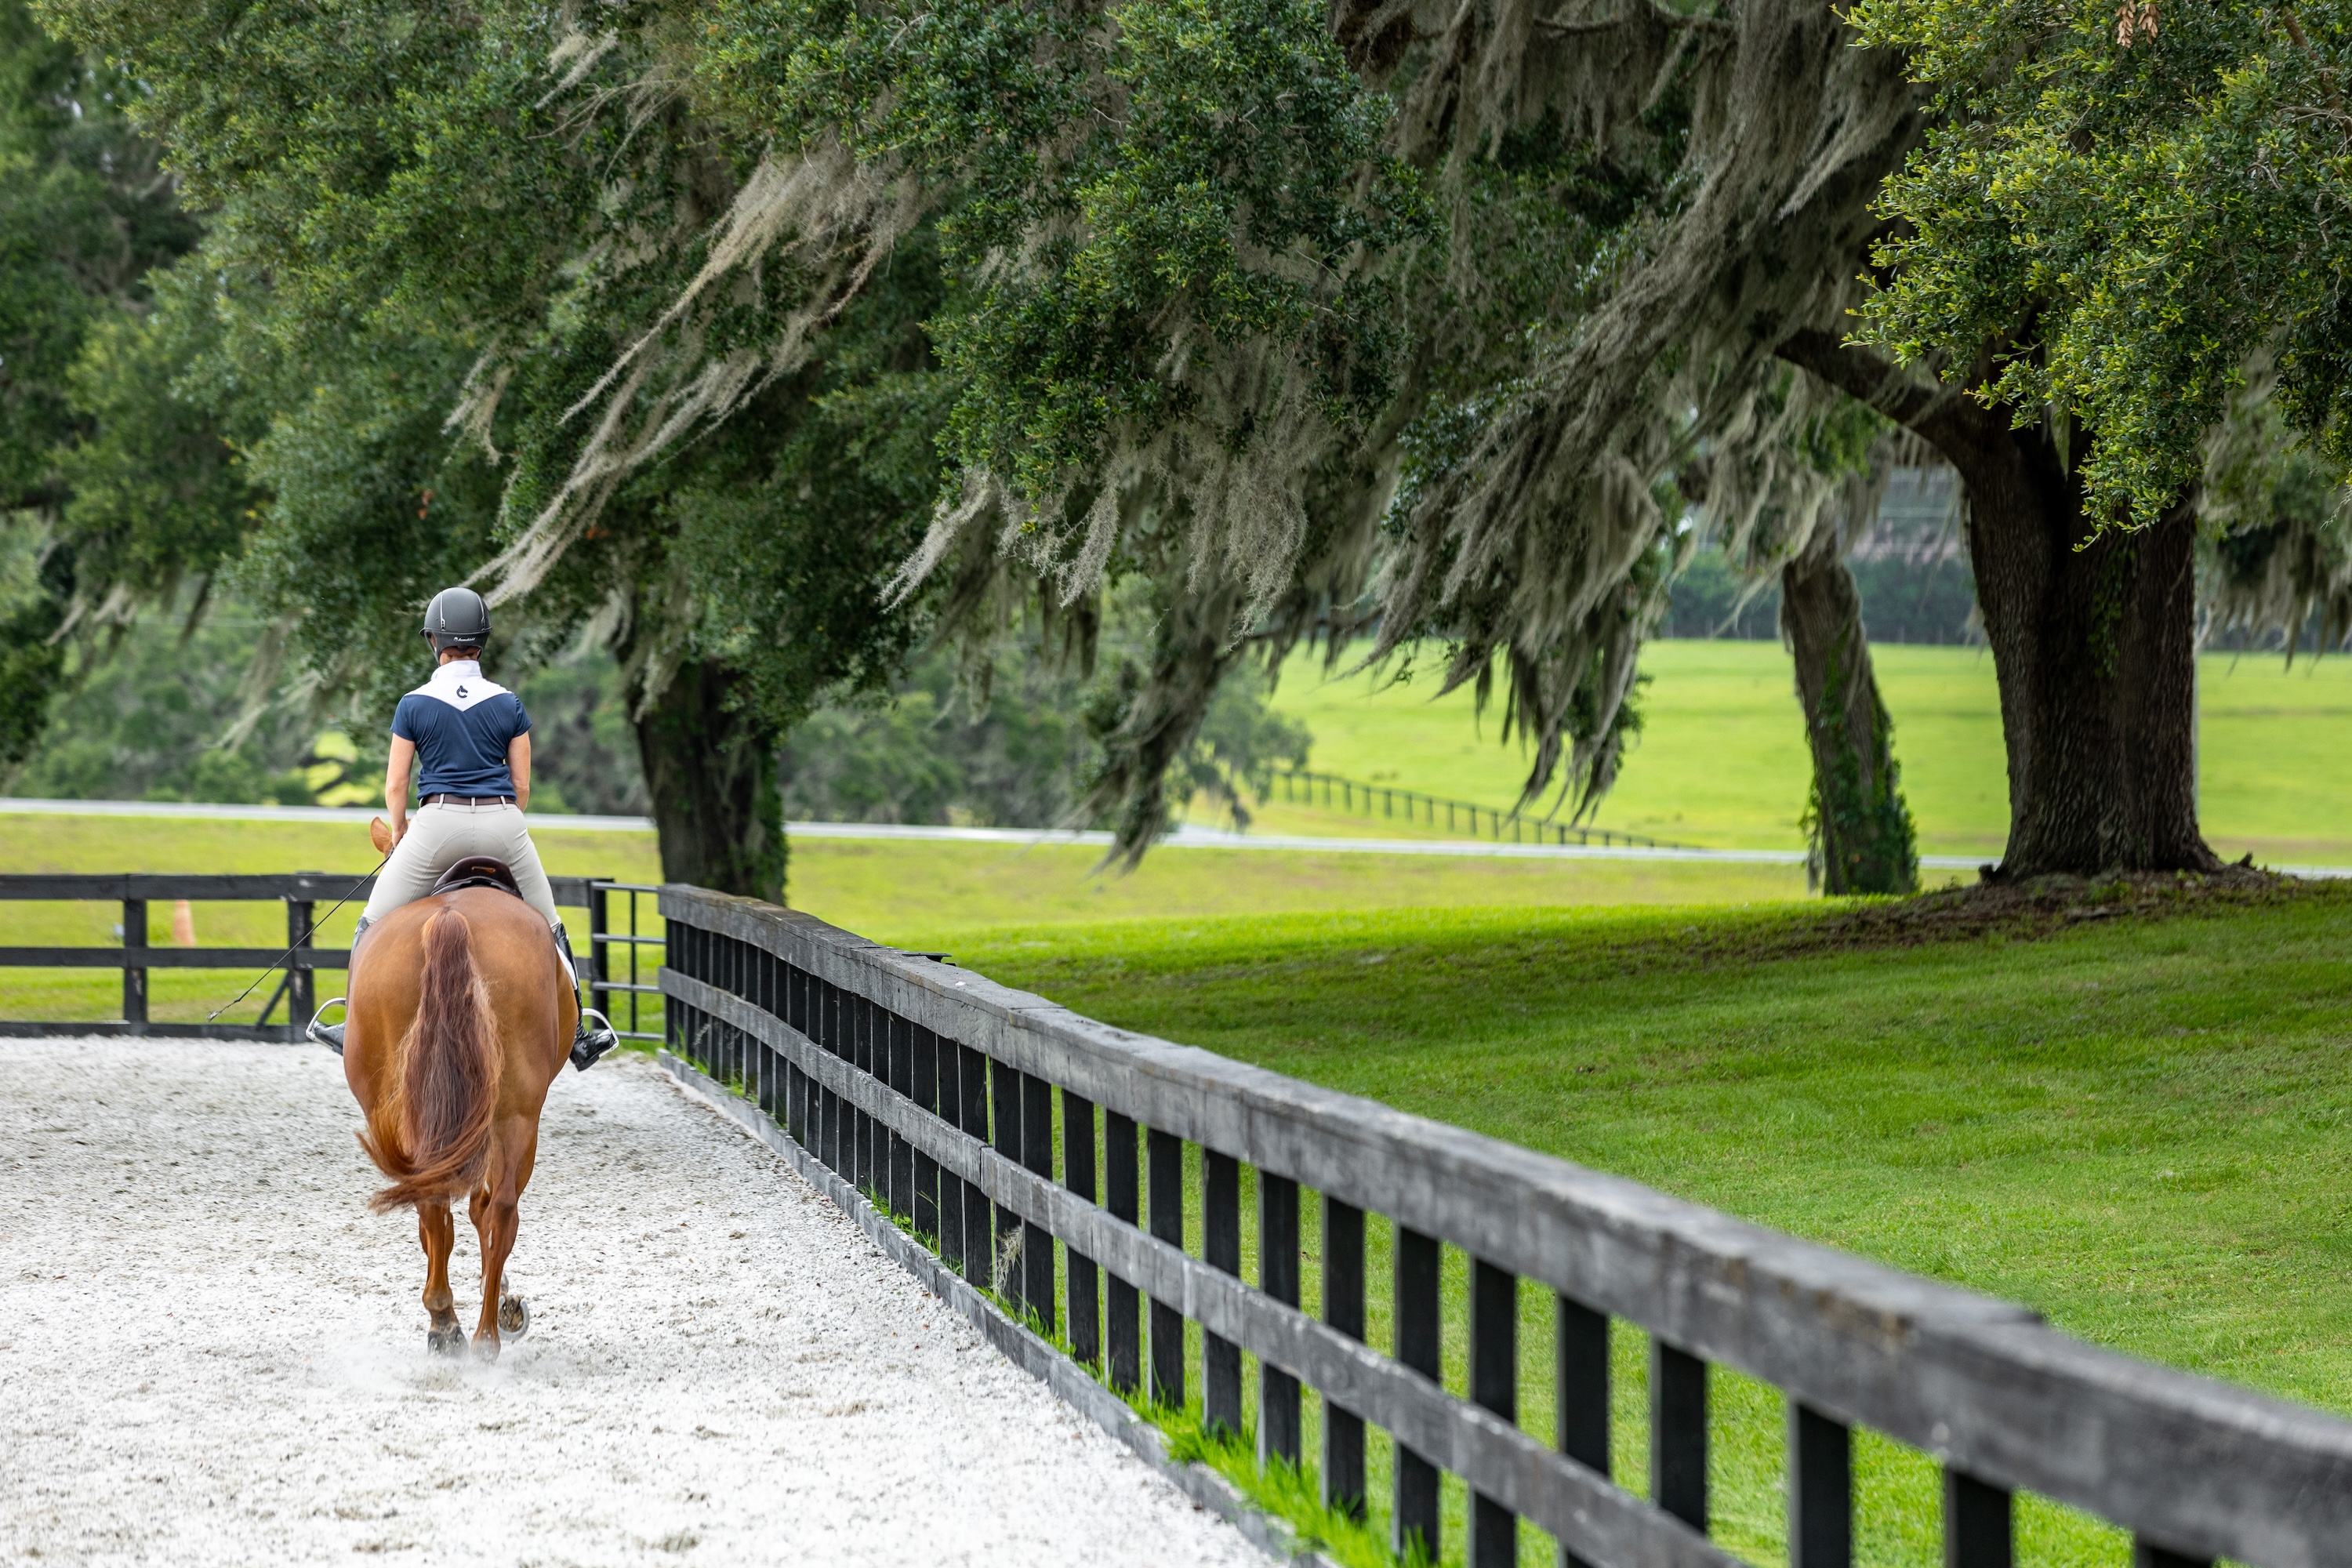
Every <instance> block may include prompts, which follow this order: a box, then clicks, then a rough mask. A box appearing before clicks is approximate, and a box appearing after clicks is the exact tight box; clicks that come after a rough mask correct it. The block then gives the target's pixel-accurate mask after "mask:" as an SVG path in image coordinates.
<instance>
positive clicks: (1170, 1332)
mask: <svg viewBox="0 0 2352 1568" xmlns="http://www.w3.org/2000/svg"><path fill="white" fill-rule="evenodd" d="M1143 1141H1144V1145H1145V1163H1146V1165H1147V1167H1148V1169H1147V1171H1146V1174H1147V1176H1148V1177H1149V1179H1150V1184H1151V1192H1150V1203H1151V1234H1152V1235H1153V1236H1156V1237H1159V1238H1160V1240H1162V1241H1164V1242H1166V1243H1167V1244H1168V1245H1169V1246H1171V1247H1176V1248H1179V1249H1180V1250H1181V1248H1182V1247H1183V1245H1184V1141H1183V1140H1182V1139H1181V1138H1179V1137H1177V1136H1176V1135H1175V1134H1174V1133H1173V1132H1162V1131H1160V1129H1158V1128H1157V1127H1154V1128H1151V1129H1149V1130H1148V1131H1146V1132H1145V1133H1144V1139H1143ZM1151 1397H1152V1399H1153V1401H1154V1402H1155V1403H1157V1404H1160V1405H1173V1406H1175V1407H1176V1408H1177V1409H1179V1410H1181V1409H1182V1408H1183V1407H1184V1314H1183V1313H1182V1312H1181V1311H1179V1310H1177V1309H1176V1308H1174V1307H1172V1306H1170V1305H1169V1304H1167V1303H1166V1302H1163V1301H1161V1300H1158V1299H1157V1298H1154V1300H1152V1303H1151Z"/></svg>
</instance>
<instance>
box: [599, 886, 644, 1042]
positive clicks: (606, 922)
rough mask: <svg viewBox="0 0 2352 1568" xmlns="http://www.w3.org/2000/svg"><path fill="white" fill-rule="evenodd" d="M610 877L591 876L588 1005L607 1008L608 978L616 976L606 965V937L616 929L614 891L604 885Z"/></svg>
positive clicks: (634, 1025) (607, 961) (630, 1024)
mask: <svg viewBox="0 0 2352 1568" xmlns="http://www.w3.org/2000/svg"><path fill="white" fill-rule="evenodd" d="M607 880H610V879H609V878H595V877H592V878H590V879H589V880H588V1005H590V1006H591V1007H594V1008H597V1009H599V1010H600V1011H604V1012H609V1011H611V1010H612V1004H611V1002H609V1001H608V1000H606V994H605V991H604V982H605V981H607V980H609V979H611V978H612V973H611V971H610V970H609V969H608V968H607V967H606V965H607V963H609V960H608V959H607V957H606V956H605V952H604V950H605V948H606V947H607V946H608V945H609V944H608V943H606V942H604V941H603V940H602V939H603V938H604V937H605V936H606V935H608V934H610V933H611V931H612V929H613V917H612V910H611V909H610V907H609V903H608V900H611V898H612V896H613V893H612V889H609V888H606V887H604V885H603V884H604V882H605V881H607ZM631 896H632V897H635V895H634V894H632V895H631ZM629 1028H630V1029H631V1031H633V1032H634V1031H635V1028H636V1021H635V1019H631V1020H630V1022H629Z"/></svg>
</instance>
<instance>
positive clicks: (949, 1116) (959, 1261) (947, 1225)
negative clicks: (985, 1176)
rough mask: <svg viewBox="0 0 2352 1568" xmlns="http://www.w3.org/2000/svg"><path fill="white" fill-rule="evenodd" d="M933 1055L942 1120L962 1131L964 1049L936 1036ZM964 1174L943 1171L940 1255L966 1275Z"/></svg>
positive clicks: (941, 1182)
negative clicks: (937, 1066) (937, 1072)
mask: <svg viewBox="0 0 2352 1568" xmlns="http://www.w3.org/2000/svg"><path fill="white" fill-rule="evenodd" d="M933 1039H934V1041H935V1042H936V1043H935V1046H934V1049H933V1053H932V1054H933V1055H934V1056H936V1057H937V1058H939V1068H938V1071H939V1080H940V1100H939V1110H940V1121H944V1122H946V1123H947V1124H948V1125H949V1126H950V1127H953V1128H955V1129H957V1130H958V1131H961V1130H962V1128H963V1089H962V1059H963V1052H962V1051H961V1049H960V1048H958V1047H957V1045H956V1043H955V1042H954V1041H953V1040H950V1039H948V1038H946V1037H944V1036H934V1037H933ZM963 1224H964V1222H963V1178H962V1177H961V1176H951V1175H950V1174H948V1173H946V1172H945V1171H941V1172H940V1258H941V1259H942V1260H944V1261H945V1262H946V1264H947V1266H948V1267H949V1268H952V1269H954V1270H955V1271H956V1272H957V1273H958V1274H961V1275H962V1276H963V1277H964V1278H965V1279H971V1268H969V1267H968V1266H967V1264H966V1261H965V1257H964V1249H963V1243H964V1228H963Z"/></svg>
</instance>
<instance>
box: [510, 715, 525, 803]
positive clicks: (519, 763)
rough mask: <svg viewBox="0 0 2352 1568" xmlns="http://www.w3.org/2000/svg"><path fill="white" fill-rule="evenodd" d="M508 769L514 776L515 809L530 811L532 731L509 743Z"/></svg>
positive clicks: (523, 733) (518, 736)
mask: <svg viewBox="0 0 2352 1568" xmlns="http://www.w3.org/2000/svg"><path fill="white" fill-rule="evenodd" d="M507 767H508V769H509V771H510V772H512V773H513V774H514V784H515V809H516V810H517V811H529V810H530V731H528V730H525V731H523V732H522V733H521V734H520V735H517V736H516V737H515V738H514V739H513V740H511V741H509V742H507Z"/></svg>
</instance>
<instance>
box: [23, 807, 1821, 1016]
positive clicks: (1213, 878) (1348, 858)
mask: <svg viewBox="0 0 2352 1568" xmlns="http://www.w3.org/2000/svg"><path fill="white" fill-rule="evenodd" d="M536 837H537V841H538V844H539V849H540V856H541V859H542V860H543V861H544V863H545V864H546V866H547V868H548V870H549V871H550V872H551V873H552V874H554V875H557V876H599V877H611V878H614V879H618V880H621V881H640V882H655V881H659V880H660V879H661V865H660V860H659V858H658V856H657V854H656V850H655V846H654V837H653V835H652V834H650V833H590V832H582V831H578V830H575V829H570V828H562V827H554V826H548V825H547V824H546V822H544V821H543V822H542V823H541V826H539V827H538V828H537V830H536ZM1099 854H1100V852H1099V851H1097V850H1094V849H1088V848H1083V847H1076V846H1068V845H1062V846H1047V847H1037V848H1024V847H1021V846H1018V845H1005V844H958V843H927V842H921V841H914V842H907V841H893V840H872V839H868V840H845V839H820V838H812V839H801V840H795V841H794V842H793V855H792V879H791V886H790V889H789V891H790V897H791V900H792V902H793V905H794V906H795V907H796V908H800V909H804V910H809V911H810V912H811V913H813V914H815V915H817V916H819V917H821V918H823V919H824V920H828V921H833V922H834V923H835V924H836V925H840V926H844V927H845V928H847V929H849V930H851V931H861V932H865V931H877V930H881V929H885V928H892V929H896V928H898V927H902V926H906V925H907V924H908V923H909V922H910V921H919V922H920V923H921V924H922V926H923V928H924V929H925V930H926V931H928V932H929V933H931V935H930V937H929V938H928V939H927V940H932V941H935V942H937V943H943V944H945V945H948V946H950V947H952V946H953V945H954V942H955V940H956V933H958V932H960V931H965V930H969V929H973V928H982V927H998V926H1003V925H1007V924H1013V923H1021V924H1041V925H1042V924H1047V923H1066V924H1073V925H1085V924H1089V923H1092V922H1095V921H1105V920H1134V919H1138V918H1144V917H1160V918H1168V917H1186V918H1190V917H1202V916H1219V915H1235V914H1242V913H1246V912H1252V911H1258V912H1267V913H1273V912H1291V911H1305V910H1324V909H1383V908H1405V907H1446V906H1458V905H1465V904H1494V903H1511V904H1518V905H1525V906H1529V907H1547V906H1550V907H1558V906H1573V905H1588V904H1620V903H1671V904H1686V903H1717V902H1724V903H1746V902H1759V901H1760V902H1779V901H1782V900H1791V899H1799V898H1801V897H1803V896H1804V875H1803V873H1802V872H1801V871H1800V870H1798V869H1796V868H1790V867H1780V866H1705V865H1676V864H1671V863H1663V864H1655V865H1646V864H1642V863H1639V862H1625V861H1594V862H1572V861H1535V860H1471V859H1452V858H1436V857H1418V856H1385V855H1348V854H1328V855H1327V854H1306V853H1301V854H1292V853H1288V852H1285V851H1278V850H1226V849H1183V850H1164V851H1161V852H1160V853H1157V854H1154V855H1152V856H1151V857H1150V858H1148V859H1147V860H1146V861H1145V862H1144V864H1143V867H1142V868H1141V869H1139V870H1138V871H1137V872H1135V873H1134V874H1133V875H1131V876H1119V875H1117V874H1097V873H1096V872H1095V870H1094V867H1095V864H1096V862H1097V859H1098V858H1099ZM375 861H376V856H375V852H374V850H373V849H372V848H370V847H369V846H368V841H367V834H366V830H365V829H364V828H363V827H361V826H357V825H346V824H340V823H290V824H289V823H274V822H215V821H205V820H194V819H188V818H181V817H111V816H29V815H27V816H15V815H8V816H0V866H5V868H7V869H9V870H11V871H20V872H34V871H121V870H125V869H131V868H136V869H141V870H149V871H202V872H222V871H245V872H262V871H306V870H317V871H339V872H340V871H347V872H350V873H352V875H353V876H358V875H361V874H363V873H364V872H366V871H367V870H368V869H369V868H371V867H373V865H374V864H375ZM649 910H650V905H648V911H649ZM323 912H324V909H323V906H322V907H321V913H323ZM191 913H192V914H193V916H194V924H195V932H196V941H197V942H198V943H199V944H200V945H206V946H221V947H264V946H276V945H278V944H279V943H282V942H284V941H285V940H286V917H285V913H284V911H283V910H281V909H280V908H279V907H278V905H275V904H251V903H247V904H226V903H224V904H201V903H200V904H197V905H195V906H194V908H193V909H192V910H191ZM172 914H173V911H172V907H171V906H170V905H169V904H163V903H157V904H153V905H151V906H150V908H149V910H148V911H147V916H148V921H147V923H148V941H149V942H151V943H152V944H154V945H156V946H164V945H167V944H169V943H170V942H171V940H172ZM358 914H359V910H358V908H357V906H356V905H354V906H352V907H348V908H346V909H344V910H342V911H341V913H340V914H337V915H334V916H332V917H331V918H329V919H328V920H326V921H324V923H323V925H322V927H321V934H322V936H323V938H324V939H325V940H326V941H327V942H330V943H331V944H332V945H341V944H342V943H343V942H347V941H348V940H349V939H350V936H351V929H352V921H354V920H355V919H357V918H358ZM566 918H567V920H568V921H569V922H570V924H571V926H572V945H573V949H574V951H576V952H585V951H586V948H585V945H584V941H585V937H586V932H587V925H586V916H585V912H584V911H582V910H571V911H568V912H567V916H566ZM615 918H616V919H617V918H618V916H617V912H616V916H615ZM120 920H121V908H120V906H118V905H115V904H97V903H56V904H32V903H24V904H14V903H5V904H0V945H18V944H21V945H25V946H79V945H99V946H104V945H110V944H112V943H114V942H117V941H118V940H119V938H118V937H117V936H116V935H115V931H114V927H115V924H116V922H117V921H120ZM251 978H253V975H252V974H251V973H249V972H230V971H223V970H154V971H151V972H150V974H149V1014H150V1016H152V1017H153V1018H155V1019H158V1020H172V1021H177V1022H193V1021H195V1020H197V1019H201V1018H203V1017H205V1016H206V1015H207V1014H209V1013H210V1012H211V1011H212V1010H213V1009H214V1008H215V1007H216V1006H218V1005H220V1004H221V1003H222V1002H224V1001H226V999H227V998H228V997H230V996H233V995H235V994H236V993H237V991H238V990H239V989H240V988H242V987H243V986H244V984H245V983H246V982H247V980H249V979H251ZM341 979H342V977H341V974H340V973H332V972H327V971H321V972H320V975H319V981H318V984H320V986H321V987H322V988H325V987H334V986H339V985H340V984H341ZM267 992H268V986H264V987H263V988H262V991H260V992H257V994H255V996H254V997H253V998H252V999H251V1000H249V1001H248V1002H247V1004H246V1005H244V1006H243V1007H241V1008H239V1009H238V1010H237V1011H236V1012H235V1013H232V1014H229V1015H227V1016H226V1021H249V1020H250V1019H251V1018H252V1017H253V1016H254V1015H255V1013H256V1011H257V1008H258V1006H259V1005H260V1002H261V1000H262V998H263V996H264V995H265V994H267ZM333 994H336V993H335V991H334V990H332V989H321V990H320V996H321V997H325V996H331V995H333ZM118 1016H121V980H120V978H119V976H118V975H117V974H115V973H112V972H110V971H105V970H24V969H16V970H0V1017H16V1018H23V1017H47V1018H93V1019H96V1018H112V1017H118Z"/></svg>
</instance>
